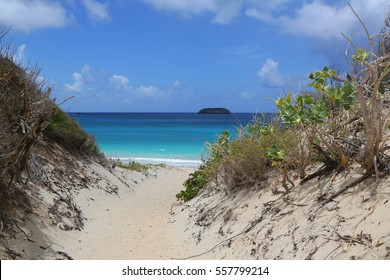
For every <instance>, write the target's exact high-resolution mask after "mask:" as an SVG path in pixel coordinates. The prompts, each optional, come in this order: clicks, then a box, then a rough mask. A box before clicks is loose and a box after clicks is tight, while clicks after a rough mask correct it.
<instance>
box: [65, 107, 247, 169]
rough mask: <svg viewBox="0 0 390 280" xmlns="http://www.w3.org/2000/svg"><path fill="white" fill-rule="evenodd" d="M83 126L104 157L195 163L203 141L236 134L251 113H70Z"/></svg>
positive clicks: (198, 159) (153, 161) (176, 163)
mask: <svg viewBox="0 0 390 280" xmlns="http://www.w3.org/2000/svg"><path fill="white" fill-rule="evenodd" d="M70 115H71V116H72V117H73V118H75V119H76V120H77V121H78V122H79V124H80V125H81V127H82V128H84V129H85V130H86V131H87V132H88V133H89V134H91V135H94V136H95V137H96V141H97V143H98V145H99V147H100V148H101V149H102V151H103V152H104V153H105V155H106V156H107V157H112V158H119V159H121V160H123V161H131V160H135V161H139V162H149V163H168V164H172V165H196V164H197V163H199V162H200V159H201V154H202V149H203V150H204V144H205V142H206V141H208V142H213V141H215V140H216V139H217V137H218V135H219V134H221V133H222V131H224V130H229V131H230V133H231V135H233V136H234V135H235V133H236V130H237V127H240V126H242V125H246V124H247V123H248V122H250V121H251V120H252V118H253V114H249V113H238V114H230V115H201V114H195V113H81V114H80V113H78V114H75V113H71V114H70Z"/></svg>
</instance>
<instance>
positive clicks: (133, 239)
mask: <svg viewBox="0 0 390 280" xmlns="http://www.w3.org/2000/svg"><path fill="white" fill-rule="evenodd" d="M93 168H94V170H95V171H96V172H98V173H100V174H102V176H103V177H105V179H106V180H107V181H109V182H113V183H114V184H115V185H117V186H118V195H113V194H108V193H107V192H106V191H104V189H103V188H96V189H85V190H81V191H80V192H79V193H78V194H77V195H75V200H76V203H77V205H79V207H80V209H81V211H82V212H83V214H84V217H85V218H86V221H85V226H84V229H83V230H82V231H69V232H64V231H58V232H56V233H55V234H54V235H55V236H53V238H54V244H55V245H54V247H56V249H57V250H59V251H64V252H66V253H67V254H69V255H70V256H71V257H72V258H74V259H88V260H90V259H104V260H107V259H171V258H180V257H185V256H186V255H188V254H191V253H192V250H191V248H188V246H187V245H185V244H184V240H186V239H188V236H186V234H187V235H188V234H190V233H187V232H186V231H185V225H186V221H185V220H178V219H180V216H181V215H177V216H176V215H171V214H170V212H171V208H172V205H173V204H177V203H178V202H177V200H176V197H175V194H176V193H178V192H179V191H180V190H182V189H183V182H184V181H185V180H186V179H187V178H188V175H189V173H191V172H193V171H194V168H189V167H188V168H187V167H167V168H157V169H156V170H154V171H151V175H149V176H146V177H145V176H143V175H141V174H140V173H138V174H137V172H128V171H124V170H121V171H119V172H120V173H121V175H122V178H124V179H125V181H126V182H127V183H128V184H129V185H130V186H131V187H130V188H129V187H126V186H124V185H123V184H121V182H120V181H118V179H117V178H116V177H115V176H113V175H112V174H110V173H108V172H106V171H105V170H104V169H102V168H101V169H100V170H99V166H94V167H93ZM102 184H104V183H102ZM179 208H180V207H179ZM193 249H194V250H195V248H193Z"/></svg>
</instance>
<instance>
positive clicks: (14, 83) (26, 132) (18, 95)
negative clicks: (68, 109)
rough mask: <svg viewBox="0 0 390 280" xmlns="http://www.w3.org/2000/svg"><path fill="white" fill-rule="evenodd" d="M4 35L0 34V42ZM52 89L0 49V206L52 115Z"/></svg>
mask: <svg viewBox="0 0 390 280" xmlns="http://www.w3.org/2000/svg"><path fill="white" fill-rule="evenodd" d="M4 35H5V33H3V34H0V43H1V39H2V38H3V37H4ZM50 92H51V88H50V87H48V86H46V84H45V81H42V79H40V78H39V69H38V68H37V67H34V68H28V67H24V66H21V65H18V64H17V63H15V61H14V51H13V49H12V47H11V46H9V45H2V47H1V49H0V120H1V122H0V196H1V197H0V203H1V204H2V206H3V203H5V201H7V200H8V198H10V197H11V196H13V195H14V193H15V188H14V187H15V185H16V184H17V183H18V182H20V179H21V176H22V174H23V172H25V171H27V173H28V174H29V168H31V165H29V162H30V161H31V160H32V158H31V154H32V150H33V148H34V146H35V145H36V143H38V142H39V141H41V136H42V132H43V130H44V129H45V128H46V126H47V120H48V118H49V116H50V114H51V108H52V102H51V100H50V98H49V96H50Z"/></svg>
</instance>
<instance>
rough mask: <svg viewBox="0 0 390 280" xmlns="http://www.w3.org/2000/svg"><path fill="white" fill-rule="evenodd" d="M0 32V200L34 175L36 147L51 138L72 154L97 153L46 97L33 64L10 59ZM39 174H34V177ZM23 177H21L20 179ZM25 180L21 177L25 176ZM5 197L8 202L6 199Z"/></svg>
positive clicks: (13, 194) (11, 55)
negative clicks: (29, 64)
mask: <svg viewBox="0 0 390 280" xmlns="http://www.w3.org/2000/svg"><path fill="white" fill-rule="evenodd" d="M6 34H7V32H0V120H1V122H0V203H1V208H2V209H3V208H4V207H3V206H4V203H9V201H11V200H9V199H10V198H12V197H13V198H16V197H17V196H18V195H17V193H19V195H20V189H19V191H18V188H16V186H17V185H21V186H24V185H26V182H27V180H29V179H31V180H35V179H36V178H35V177H34V176H35V175H36V174H40V172H41V171H40V170H36V169H39V168H40V164H39V163H38V162H37V157H36V151H37V150H38V149H39V148H42V147H47V145H46V143H47V142H50V141H54V142H56V143H58V144H60V145H61V146H62V147H64V148H65V149H67V150H69V151H73V152H75V153H76V154H78V155H88V156H94V157H95V156H99V157H100V159H103V154H102V153H101V152H100V150H99V148H98V147H97V145H96V144H95V141H94V140H93V138H91V137H90V136H89V135H88V134H87V133H86V132H85V131H83V130H82V129H81V128H80V127H79V126H78V124H77V123H76V122H75V121H74V120H72V119H71V118H69V117H68V115H67V114H66V113H65V112H63V111H62V110H61V109H60V108H59V107H58V106H57V105H56V103H55V100H52V99H51V98H50V93H51V86H49V85H48V83H47V81H46V80H45V79H44V78H42V77H41V76H40V68H39V67H37V66H34V67H29V66H24V65H23V64H22V63H21V62H20V61H16V57H17V56H16V55H15V49H14V48H13V47H12V45H11V44H6V43H4V40H3V39H4V38H5V36H6ZM38 177H39V176H38ZM22 178H23V180H22ZM26 179H27V180H26ZM7 201H8V202H7Z"/></svg>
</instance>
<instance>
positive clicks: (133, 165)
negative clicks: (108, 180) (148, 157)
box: [114, 161, 166, 173]
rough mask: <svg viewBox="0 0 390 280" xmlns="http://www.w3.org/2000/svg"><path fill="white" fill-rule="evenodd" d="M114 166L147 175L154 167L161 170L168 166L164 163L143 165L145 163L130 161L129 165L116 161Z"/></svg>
mask: <svg viewBox="0 0 390 280" xmlns="http://www.w3.org/2000/svg"><path fill="white" fill-rule="evenodd" d="M114 165H115V166H117V167H120V168H123V169H127V170H131V171H136V172H141V173H146V172H147V171H149V170H150V169H151V168H153V167H160V168H165V167H166V165H165V164H163V163H158V164H151V163H148V164H143V163H140V162H136V161H130V162H129V163H127V164H126V163H123V162H120V161H116V162H115V164H114Z"/></svg>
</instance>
